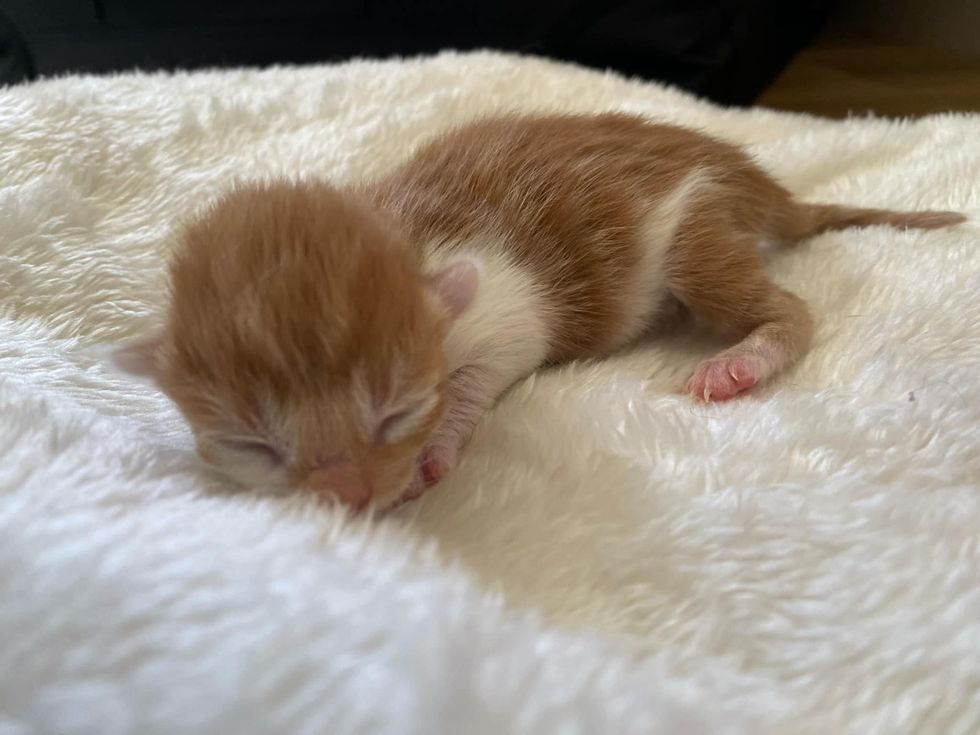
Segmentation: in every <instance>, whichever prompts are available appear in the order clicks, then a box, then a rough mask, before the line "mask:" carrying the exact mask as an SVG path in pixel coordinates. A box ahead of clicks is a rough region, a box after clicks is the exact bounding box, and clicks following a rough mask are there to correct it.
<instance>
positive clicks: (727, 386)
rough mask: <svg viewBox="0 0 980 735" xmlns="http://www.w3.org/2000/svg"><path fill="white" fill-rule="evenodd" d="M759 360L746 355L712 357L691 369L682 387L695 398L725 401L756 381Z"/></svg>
mask: <svg viewBox="0 0 980 735" xmlns="http://www.w3.org/2000/svg"><path fill="white" fill-rule="evenodd" d="M760 372H761V371H760V369H759V365H758V362H757V361H755V360H753V359H751V358H747V357H735V356H732V357H713V358H711V359H710V360H705V361H704V362H702V363H701V364H700V365H698V366H697V368H696V369H695V370H694V375H692V376H691V379H690V380H688V381H687V385H686V386H685V388H684V390H685V392H687V393H690V394H691V396H692V397H693V398H694V399H695V400H702V401H705V402H707V401H727V400H729V399H731V398H734V397H735V396H737V395H738V394H739V393H742V392H743V391H746V390H748V389H749V388H751V387H752V386H753V385H755V384H756V383H757V382H758V381H759V375H760Z"/></svg>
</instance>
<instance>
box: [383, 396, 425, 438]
mask: <svg viewBox="0 0 980 735" xmlns="http://www.w3.org/2000/svg"><path fill="white" fill-rule="evenodd" d="M436 401H437V398H436V396H435V395H433V396H430V397H428V398H426V399H425V400H423V401H420V402H419V403H416V404H414V405H412V406H410V407H409V408H406V409H404V410H402V411H396V412H395V413H392V414H389V415H388V416H386V417H385V418H384V420H382V422H381V423H380V424H379V425H378V430H377V432H376V433H375V435H374V443H375V444H394V443H395V442H398V441H401V440H402V439H404V438H405V437H407V436H408V435H409V434H411V433H412V432H413V431H414V430H415V429H416V428H417V427H418V425H419V424H420V423H421V422H423V421H424V420H425V419H426V418H428V416H429V413H430V412H431V411H432V409H433V408H435V404H436Z"/></svg>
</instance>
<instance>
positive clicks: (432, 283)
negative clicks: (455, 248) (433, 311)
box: [426, 255, 480, 319]
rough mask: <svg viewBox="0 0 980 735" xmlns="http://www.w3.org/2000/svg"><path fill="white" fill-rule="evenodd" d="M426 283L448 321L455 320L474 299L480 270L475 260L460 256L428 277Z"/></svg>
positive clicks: (478, 284)
mask: <svg viewBox="0 0 980 735" xmlns="http://www.w3.org/2000/svg"><path fill="white" fill-rule="evenodd" d="M426 281H427V285H428V287H429V288H430V289H431V291H432V293H433V294H434V295H435V296H436V298H437V299H439V301H440V302H441V303H442V304H443V306H445V307H446V310H447V311H448V312H449V317H450V319H456V318H457V317H458V316H459V315H460V314H462V313H463V312H464V311H466V309H467V308H469V305H470V304H472V303H473V299H474V298H476V292H477V289H478V288H479V286H480V268H479V265H478V264H477V261H476V260H475V259H473V258H470V257H468V256H463V255H461V256H458V257H455V258H453V259H452V260H450V261H449V262H448V263H447V264H446V265H445V266H443V267H442V268H441V269H440V270H438V271H436V272H435V273H433V274H432V275H430V276H428V277H427V278H426Z"/></svg>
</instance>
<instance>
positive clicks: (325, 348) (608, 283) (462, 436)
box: [116, 114, 963, 508]
mask: <svg viewBox="0 0 980 735" xmlns="http://www.w3.org/2000/svg"><path fill="white" fill-rule="evenodd" d="M962 220H963V217H962V216H961V215H958V214H955V213H950V212H913V213H907V212H892V211H888V210H877V209H854V208H849V207H842V206H837V205H811V204H803V203H800V202H797V201H795V200H794V199H793V197H792V196H791V195H790V194H789V192H787V191H786V190H785V189H784V188H783V187H782V186H780V185H779V184H778V183H777V182H776V181H774V180H773V179H772V178H771V177H770V176H768V175H767V174H766V173H765V172H764V171H762V170H761V169H760V168H759V167H758V166H757V165H756V164H755V163H754V162H753V161H752V159H751V158H750V157H749V156H748V155H747V154H746V153H745V152H743V151H742V150H740V149H739V148H737V147H735V146H733V145H730V144H728V143H725V142H722V141H720V140H716V139H714V138H711V137H709V136H706V135H703V134H701V133H699V132H696V131H693V130H688V129H685V128H680V127H675V126H669V125H659V124H652V123H649V122H645V121H643V120H641V119H640V118H637V117H633V116H629V115H617V114H607V115H565V116H562V115H554V116H540V117H520V116H505V117H498V118H489V119H485V120H480V121H477V122H474V123H471V124H468V125H464V126H462V127H460V128H458V129H455V130H451V131H449V132H446V133H444V134H443V135H440V136H437V137H435V138H434V139H433V140H432V141H430V142H429V143H428V144H426V145H423V146H422V147H421V148H420V149H419V150H418V151H417V152H416V153H415V154H414V155H413V156H412V157H411V158H409V159H408V160H407V161H406V162H405V163H403V164H402V165H401V166H399V167H398V168H396V169H395V170H394V171H392V172H391V173H389V174H388V175H387V176H385V177H384V178H382V179H381V180H379V181H376V182H372V183H365V184H363V185H359V186H353V187H348V188H343V189H341V188H336V187H333V186H330V185H329V184H327V183H323V182H298V183H296V182H285V181H275V182H269V183H263V184H252V185H246V186H241V187H238V188H235V189H233V190H232V191H230V192H229V193H228V194H227V195H225V196H224V197H222V198H221V199H220V200H219V201H218V202H216V203H215V204H214V205H213V206H211V207H210V208H208V209H207V211H205V212H203V213H202V214H200V215H199V216H198V217H197V218H195V219H194V220H193V221H191V222H190V223H189V224H188V225H187V226H186V227H185V228H184V230H183V233H182V236H181V242H180V246H179V247H178V249H177V250H176V252H175V254H174V258H173V262H172V264H171V269H170V276H171V290H172V296H173V298H172V302H171V305H170V309H169V311H168V314H167V319H166V324H165V327H164V328H163V330H162V331H161V332H160V333H159V334H151V335H145V336H144V337H143V338H142V339H140V340H138V341H136V342H134V343H132V344H130V345H127V346H123V347H122V348H120V350H119V351H118V353H117V359H116V361H117V363H118V364H119V365H120V366H121V367H122V368H123V369H125V370H128V371H130V372H134V373H139V374H143V375H149V376H151V377H153V378H154V379H155V380H156V382H157V383H158V384H159V386H160V387H161V388H162V389H163V390H164V391H166V392H167V393H168V394H169V395H170V396H171V398H173V400H174V401H175V402H176V403H177V405H178V406H179V407H180V409H181V411H182V412H183V414H184V416H185V417H186V418H187V421H188V423H189V424H190V426H191V428H192V429H193V431H194V434H195V437H196V439H197V443H198V447H199V450H200V453H201V455H202V457H205V458H206V459H207V460H208V461H209V462H212V463H213V464H215V465H216V466H217V467H219V468H220V469H222V470H224V471H225V472H226V473H227V474H228V475H229V476H230V477H232V478H233V479H236V480H238V481H240V482H242V483H244V484H248V485H262V486H272V487H284V488H285V487H314V488H316V489H317V490H319V491H323V492H328V493H332V494H333V495H335V496H336V497H338V498H339V499H340V500H341V501H343V502H346V503H348V504H350V505H353V506H355V507H362V506H363V505H365V504H366V503H367V502H368V501H370V502H372V503H373V504H374V505H376V506H377V507H381V508H383V507H390V506H391V505H393V504H395V503H397V502H399V501H400V500H403V499H407V498H409V497H414V496H415V495H417V494H419V493H421V492H422V491H423V490H424V489H425V487H426V485H427V484H432V483H435V482H438V481H439V480H440V479H441V478H442V477H444V476H445V475H446V474H447V473H449V472H451V471H452V469H453V467H454V466H455V463H456V461H457V457H458V454H459V452H460V450H461V449H462V448H463V447H464V445H465V443H466V442H467V440H468V439H469V436H470V434H471V433H472V431H473V428H474V426H475V425H476V424H477V423H478V422H479V420H480V418H481V417H482V416H483V414H484V413H485V412H486V411H487V409H489V408H490V407H491V406H492V405H493V404H494V402H495V401H496V400H497V399H498V398H499V396H500V395H501V394H502V393H503V392H504V391H506V390H507V389H508V388H509V387H510V386H511V385H513V383H514V382H516V381H518V380H520V379H521V378H523V377H525V376H527V375H528V374H530V373H531V372H532V371H533V370H535V369H536V368H538V367H539V366H541V365H542V364H544V363H548V362H550V363H554V362H561V361H566V360H574V359H578V358H585V357H596V356H603V355H608V354H609V353H610V352H612V351H613V350H616V349H618V348H620V347H622V346H623V345H625V344H627V343H629V342H630V341H631V340H633V339H635V338H636V337H638V336H639V335H640V334H642V333H643V332H644V331H645V330H647V329H648V327H649V326H650V325H651V324H653V323H655V322H656V323H659V322H662V321H664V320H665V319H667V318H670V317H669V315H670V314H676V313H679V312H681V311H683V310H684V309H686V310H689V311H690V312H692V313H693V314H694V315H696V316H698V317H700V318H701V319H702V320H704V321H706V322H707V323H709V324H711V325H713V326H714V327H716V328H717V329H718V330H720V331H722V332H724V333H725V334H728V335H730V336H731V337H732V338H733V339H734V340H736V344H735V345H734V346H733V347H731V348H730V349H728V350H726V351H724V352H722V353H721V354H720V355H718V356H716V357H715V358H712V359H710V360H707V361H705V362H702V363H701V364H700V365H699V366H698V367H697V369H696V370H695V372H694V375H693V376H692V377H691V379H690V381H689V382H688V384H687V390H688V391H689V392H690V393H691V394H692V395H694V397H695V398H698V399H701V400H727V399H729V398H732V397H734V396H736V395H738V394H740V393H742V392H744V391H745V390H747V389H749V388H751V387H752V386H753V385H755V384H756V383H758V382H762V381H764V380H766V379H768V378H769V377H771V376H772V375H774V374H776V373H778V372H779V371H781V370H784V369H786V368H787V367H789V366H791V365H792V364H793V363H794V362H796V361H797V360H799V359H800V357H802V355H803V354H804V353H805V352H806V350H807V348H808V345H809V342H810V336H811V333H812V330H813V326H812V319H811V317H810V315H809V312H808V310H807V308H806V305H805V304H804V303H803V302H802V301H801V300H800V299H799V298H797V297H796V296H794V295H793V294H790V293H788V292H786V291H784V290H782V289H779V288H778V287H776V286H775V285H774V284H773V283H772V281H771V280H770V279H769V278H768V277H767V276H766V274H765V271H764V269H763V263H762V260H761V258H760V256H759V254H758V252H757V243H759V242H769V243H773V244H775V245H789V244H792V243H794V242H796V241H798V240H800V239H802V238H805V237H809V236H811V235H815V234H817V233H819V232H822V231H824V230H827V229H835V228H842V227H851V226H867V225H875V224H885V225H892V226H898V227H919V228H925V229H928V228H934V227H944V226H947V225H952V224H956V223H957V222H961V221H962ZM323 457H331V458H334V459H336V458H339V459H336V461H337V462H339V464H331V465H330V466H329V467H324V466H323V461H322V458H323Z"/></svg>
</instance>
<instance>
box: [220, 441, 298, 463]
mask: <svg viewBox="0 0 980 735" xmlns="http://www.w3.org/2000/svg"><path fill="white" fill-rule="evenodd" d="M222 444H223V445H224V446H225V447H227V448H228V449H230V450H232V451H233V452H247V453H249V454H254V455H257V456H261V457H262V458H263V459H265V460H266V461H268V462H270V463H272V464H282V461H283V457H282V454H281V453H280V452H279V450H278V449H276V448H275V447H274V446H272V445H271V444H267V443H266V442H263V441H260V440H258V439H235V440H232V441H224V442H222Z"/></svg>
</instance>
